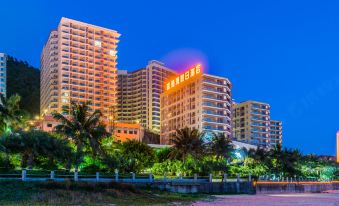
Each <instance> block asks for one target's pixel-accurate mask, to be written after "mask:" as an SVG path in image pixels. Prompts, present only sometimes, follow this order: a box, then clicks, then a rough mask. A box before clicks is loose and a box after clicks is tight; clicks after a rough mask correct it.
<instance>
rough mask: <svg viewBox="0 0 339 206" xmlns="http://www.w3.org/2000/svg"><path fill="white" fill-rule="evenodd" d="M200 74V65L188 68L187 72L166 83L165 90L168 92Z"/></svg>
mask: <svg viewBox="0 0 339 206" xmlns="http://www.w3.org/2000/svg"><path fill="white" fill-rule="evenodd" d="M200 73H201V64H197V65H196V66H194V67H193V68H190V69H189V70H188V71H186V72H185V73H183V74H181V75H180V76H177V77H176V78H175V79H172V80H170V81H169V82H168V83H166V86H165V88H166V90H169V89H171V88H173V87H175V86H177V85H179V84H181V83H183V82H185V81H186V80H188V79H190V78H193V77H194V76H196V75H198V74H200Z"/></svg>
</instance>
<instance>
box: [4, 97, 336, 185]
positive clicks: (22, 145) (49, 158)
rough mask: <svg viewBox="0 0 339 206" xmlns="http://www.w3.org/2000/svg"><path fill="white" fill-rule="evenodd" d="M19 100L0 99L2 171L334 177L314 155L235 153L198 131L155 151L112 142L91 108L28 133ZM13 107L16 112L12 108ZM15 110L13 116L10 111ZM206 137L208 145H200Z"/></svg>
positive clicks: (69, 110) (76, 108)
mask: <svg viewBox="0 0 339 206" xmlns="http://www.w3.org/2000/svg"><path fill="white" fill-rule="evenodd" d="M17 99H18V97H17V96H14V97H9V98H8V99H7V100H6V99H4V98H3V100H2V102H3V104H1V105H0V117H1V118H0V120H1V121H0V128H9V127H12V128H13V129H12V130H10V131H8V130H7V129H2V130H1V131H0V133H1V135H2V137H1V138H0V163H1V165H0V167H1V168H2V170H7V171H8V170H13V169H20V168H33V169H53V170H66V171H70V170H75V171H80V172H81V173H84V172H86V173H91V174H94V173H95V172H96V171H98V172H103V173H106V172H109V173H112V172H114V171H116V170H117V171H119V173H120V174H121V175H130V172H135V173H138V174H140V173H149V172H152V173H153V174H154V175H163V174H164V173H166V174H167V175H173V176H174V175H179V174H181V175H186V176H193V174H195V173H196V174H198V175H200V176H207V175H208V174H210V173H212V174H214V175H217V176H221V175H222V174H223V173H225V172H226V173H227V174H228V175H229V176H236V174H240V175H241V176H247V175H249V174H252V175H253V176H254V177H256V178H258V177H259V176H265V177H266V178H267V177H269V178H271V179H276V178H281V177H294V176H297V177H304V178H317V179H321V180H327V179H330V178H335V172H336V168H335V166H336V165H335V162H332V161H330V160H326V159H320V158H319V157H317V156H315V155H306V156H305V155H302V154H301V153H300V152H299V151H298V150H295V149H287V148H282V147H281V146H280V145H278V146H277V147H275V148H273V149H270V150H268V149H265V148H258V149H256V150H249V151H246V150H244V149H235V148H233V145H232V141H231V140H230V139H229V138H228V137H226V136H225V135H224V134H220V133H219V134H213V133H212V134H204V133H200V132H199V131H198V130H196V129H190V128H183V129H181V130H177V132H176V135H174V136H173V138H172V139H171V141H172V143H173V146H172V147H169V148H164V149H159V150H155V149H153V148H151V147H150V146H149V145H147V144H145V143H144V142H139V141H136V140H129V141H126V142H123V143H121V142H115V141H114V138H113V137H112V136H111V135H110V134H109V133H108V132H107V131H106V129H105V127H104V126H103V124H102V114H101V113H100V111H90V109H89V105H90V103H89V102H87V103H84V104H76V103H71V105H70V107H65V108H64V110H63V112H62V113H56V114H53V115H54V118H55V119H57V120H59V121H60V125H58V126H57V127H56V128H55V132H53V133H45V132H41V131H36V130H27V128H26V127H23V128H21V127H22V126H20V125H24V123H23V124H18V122H24V121H23V120H22V119H20V118H18V114H20V112H21V111H20V109H19V107H18V105H19V101H16V100H17ZM13 108H14V109H13ZM13 111H15V112H13ZM205 135H209V137H212V138H211V141H209V142H206V141H204V136H205Z"/></svg>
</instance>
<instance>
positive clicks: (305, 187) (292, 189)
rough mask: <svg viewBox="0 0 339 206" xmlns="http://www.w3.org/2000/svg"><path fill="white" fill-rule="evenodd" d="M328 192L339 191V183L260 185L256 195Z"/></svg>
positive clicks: (257, 186)
mask: <svg viewBox="0 0 339 206" xmlns="http://www.w3.org/2000/svg"><path fill="white" fill-rule="evenodd" d="M327 190H339V183H337V182H324V183H320V182H314V183H312V182H309V183H283V182H282V183H278V182H274V183H258V184H257V185H256V194H278V193H279V194H282V193H319V192H324V191H327Z"/></svg>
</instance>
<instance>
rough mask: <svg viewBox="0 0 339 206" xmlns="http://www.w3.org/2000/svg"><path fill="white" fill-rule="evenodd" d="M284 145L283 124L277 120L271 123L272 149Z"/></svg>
mask: <svg viewBox="0 0 339 206" xmlns="http://www.w3.org/2000/svg"><path fill="white" fill-rule="evenodd" d="M278 144H280V145H281V144H282V122H281V121H277V120H271V121H270V145H271V146H272V147H274V146H276V145H278Z"/></svg>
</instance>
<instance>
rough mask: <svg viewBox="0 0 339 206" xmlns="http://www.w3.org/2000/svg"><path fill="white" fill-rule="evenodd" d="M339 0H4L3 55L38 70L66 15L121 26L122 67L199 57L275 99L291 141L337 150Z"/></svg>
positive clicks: (250, 95) (238, 90)
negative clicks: (47, 43)
mask: <svg viewBox="0 0 339 206" xmlns="http://www.w3.org/2000/svg"><path fill="white" fill-rule="evenodd" d="M338 10H339V2H338V1H310V0H300V1H295V0H285V1H278V0H274V1H272V0H268V1H249V0H248V1H245V0H239V1H228V0H219V1H218V0H205V1H200V0H191V1H185V0H168V1H162V0H157V1H146V0H143V1H137V0H135V1H128V0H120V1H118V0H110V1H109V0H107V1H101V0H96V1H87V0H82V1H75V0H58V1H42V0H40V1H39V0H30V1H24V0H22V1H19V0H0V19H1V20H0V51H3V52H6V53H8V54H10V55H12V56H15V57H17V58H19V59H23V60H27V61H28V62H29V63H30V64H32V65H34V66H36V67H39V65H40V52H41V49H42V47H43V44H44V42H45V41H46V39H47V36H48V34H49V32H50V30H51V29H54V28H56V26H57V24H58V22H59V21H60V18H61V17H62V16H64V17H68V18H72V19H76V20H79V21H84V22H87V23H91V24H95V25H99V26H103V27H107V28H111V29H115V30H117V31H119V32H120V33H121V34H122V35H121V39H120V40H121V41H120V43H119V47H118V56H119V58H118V68H119V69H127V70H135V69H138V68H141V67H144V66H145V65H146V64H147V62H148V61H149V60H151V59H156V60H160V61H164V62H165V63H166V64H167V65H168V66H169V67H172V68H173V69H176V70H184V68H185V67H186V66H187V65H190V64H194V63H195V62H197V61H200V62H202V63H203V64H204V67H205V68H206V70H208V72H209V73H211V74H216V75H221V76H226V77H228V78H229V79H230V80H231V81H232V83H233V97H234V99H235V100H236V101H238V102H240V101H244V100H248V99H252V100H258V101H264V102H267V103H269V104H270V105H271V116H272V119H278V120H282V121H283V125H284V128H283V133H284V135H283V144H284V146H287V147H294V148H299V149H300V150H301V151H303V152H305V153H310V152H312V153H318V154H328V155H334V154H335V133H336V131H337V130H339V108H338V106H339V95H338V93H339V13H338Z"/></svg>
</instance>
